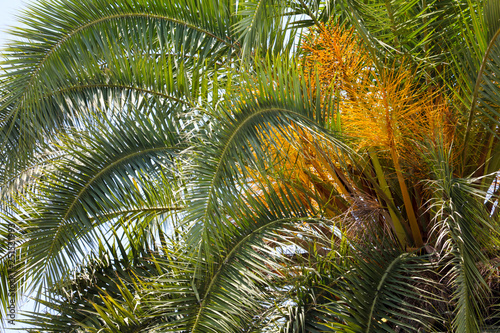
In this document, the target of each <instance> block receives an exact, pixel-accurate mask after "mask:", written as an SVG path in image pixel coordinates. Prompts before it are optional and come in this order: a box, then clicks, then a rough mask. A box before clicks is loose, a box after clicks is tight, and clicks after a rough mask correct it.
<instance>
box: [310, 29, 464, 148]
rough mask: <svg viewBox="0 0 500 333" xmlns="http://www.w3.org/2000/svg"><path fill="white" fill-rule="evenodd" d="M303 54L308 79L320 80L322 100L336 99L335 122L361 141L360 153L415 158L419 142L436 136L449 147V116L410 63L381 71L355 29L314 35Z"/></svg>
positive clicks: (345, 131)
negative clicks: (370, 149)
mask: <svg viewBox="0 0 500 333" xmlns="http://www.w3.org/2000/svg"><path fill="white" fill-rule="evenodd" d="M303 50H304V62H303V64H304V65H303V66H304V72H305V74H306V75H308V76H310V77H311V82H314V80H313V79H312V78H313V76H314V75H316V76H317V77H318V81H319V83H320V85H321V90H322V96H323V98H329V99H331V98H336V102H337V103H338V109H339V112H338V114H337V115H335V116H334V117H339V118H340V119H334V121H335V122H336V123H340V129H341V131H342V132H343V133H345V134H347V135H348V136H350V137H353V138H355V139H357V140H356V142H357V146H358V148H359V149H363V148H368V147H375V148H377V150H380V149H382V150H394V151H395V152H397V154H398V155H400V156H408V157H411V156H413V155H414V153H415V151H414V149H415V148H414V146H413V144H414V143H415V142H417V141H420V142H421V141H422V140H426V139H427V138H428V139H430V138H435V137H436V136H435V134H436V133H440V136H442V138H443V140H444V141H445V142H448V143H451V140H452V137H453V129H454V126H453V119H451V116H450V115H451V113H450V112H449V110H448V108H447V106H446V104H445V103H444V101H442V100H440V95H439V94H438V93H437V92H434V91H426V90H422V88H421V87H422V85H421V84H419V82H418V80H419V79H420V78H419V77H417V75H416V72H415V70H413V69H412V66H411V65H410V64H405V63H404V61H402V60H401V61H400V62H398V63H394V64H386V65H385V66H383V67H382V68H380V67H381V66H379V68H377V67H376V66H375V65H374V63H373V62H372V61H371V60H370V57H369V56H368V53H367V51H366V50H365V49H364V48H363V45H362V42H361V41H360V40H359V39H358V38H356V36H355V35H354V33H353V30H352V29H344V28H343V27H342V26H323V27H321V28H319V29H315V30H313V31H311V32H310V36H309V37H308V38H307V41H306V42H305V44H304V46H303ZM312 89H316V87H315V86H314V84H313V85H312ZM332 92H333V93H332ZM324 102H326V101H324ZM339 120H340V121H339Z"/></svg>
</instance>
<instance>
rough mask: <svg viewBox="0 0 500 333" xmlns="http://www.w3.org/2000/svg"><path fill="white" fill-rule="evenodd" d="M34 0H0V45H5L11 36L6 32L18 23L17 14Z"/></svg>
mask: <svg viewBox="0 0 500 333" xmlns="http://www.w3.org/2000/svg"><path fill="white" fill-rule="evenodd" d="M30 2H33V0H0V46H1V47H3V46H4V44H5V42H6V40H7V39H8V38H9V37H8V34H7V33H6V32H5V30H7V29H8V28H9V27H11V26H13V25H15V24H16V15H18V14H19V11H20V10H21V9H23V8H26V6H27V4H29V3H30Z"/></svg>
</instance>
